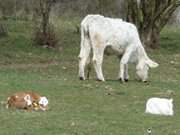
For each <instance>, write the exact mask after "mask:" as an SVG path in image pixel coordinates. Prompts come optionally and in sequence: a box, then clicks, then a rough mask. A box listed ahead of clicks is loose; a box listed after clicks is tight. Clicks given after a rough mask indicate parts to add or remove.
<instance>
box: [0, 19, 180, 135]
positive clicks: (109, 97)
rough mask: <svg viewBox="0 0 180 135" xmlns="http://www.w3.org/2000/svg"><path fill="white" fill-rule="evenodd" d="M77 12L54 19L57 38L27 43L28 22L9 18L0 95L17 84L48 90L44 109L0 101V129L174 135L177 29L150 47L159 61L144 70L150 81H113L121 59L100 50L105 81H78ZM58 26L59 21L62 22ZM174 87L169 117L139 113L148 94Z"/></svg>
mask: <svg viewBox="0 0 180 135" xmlns="http://www.w3.org/2000/svg"><path fill="white" fill-rule="evenodd" d="M78 22H79V20H73V22H71V20H65V19H64V20H61V21H58V24H57V26H56V27H57V32H58V37H59V39H60V43H59V46H58V47H57V48H56V49H54V50H50V49H44V48H41V47H37V46H33V45H32V42H31V40H30V39H31V33H32V31H31V28H32V24H31V23H30V22H24V21H18V22H16V24H15V22H14V21H12V20H9V21H8V26H9V36H8V37H5V38H0V101H5V100H6V98H7V97H8V96H9V95H10V94H12V93H14V92H17V91H25V90H32V91H35V92H38V93H40V94H42V95H45V96H47V97H48V99H49V102H50V105H49V106H50V109H49V110H48V111H47V112H25V111H21V110H9V109H5V107H4V106H3V105H1V106H0V135H146V134H147V133H146V130H147V129H148V128H152V132H153V134H154V135H178V134H179V132H180V129H179V127H180V98H179V96H180V85H179V84H180V53H179V52H180V39H179V37H180V29H177V28H176V29H174V28H166V29H164V31H163V32H162V36H161V37H162V38H161V47H160V49H158V50H154V51H148V55H149V56H150V57H151V58H152V59H154V60H156V61H157V62H158V63H159V64H160V66H159V67H158V68H157V69H152V70H150V76H149V80H150V82H149V83H148V84H146V83H141V82H138V81H137V80H135V77H134V69H133V68H132V67H131V68H130V77H131V78H130V81H129V82H128V83H125V84H122V83H120V82H119V81H116V77H117V73H118V69H119V64H118V59H117V58H116V57H115V56H109V57H107V56H105V57H106V59H105V61H104V65H103V69H104V74H105V78H106V79H107V81H106V82H96V81H95V75H94V73H93V74H92V75H91V77H90V80H87V81H79V80H78V77H77V71H78V59H77V56H78V53H79V42H80V38H79V37H80V36H79V35H78V34H76V33H74V30H75V26H74V24H76V23H78ZM60 26H61V27H60ZM169 90H171V91H174V93H175V96H174V105H175V106H174V110H175V115H174V116H173V117H165V116H154V115H149V114H145V113H144V111H145V103H146V100H147V99H148V98H150V97H153V96H157V97H166V96H167V91H169Z"/></svg>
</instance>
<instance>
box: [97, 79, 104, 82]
mask: <svg viewBox="0 0 180 135" xmlns="http://www.w3.org/2000/svg"><path fill="white" fill-rule="evenodd" d="M96 81H98V82H104V80H102V79H98V78H97V79H96Z"/></svg>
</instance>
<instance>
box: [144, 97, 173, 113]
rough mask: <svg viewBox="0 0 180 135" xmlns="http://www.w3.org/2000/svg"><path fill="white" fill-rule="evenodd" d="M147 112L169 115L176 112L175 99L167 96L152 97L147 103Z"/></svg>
mask: <svg viewBox="0 0 180 135" xmlns="http://www.w3.org/2000/svg"><path fill="white" fill-rule="evenodd" d="M145 112H146V113H150V114H159V115H169V116H172V115H173V114H174V111H173V99H165V98H155V97H154V98H150V99H148V101H147V103H146V111H145Z"/></svg>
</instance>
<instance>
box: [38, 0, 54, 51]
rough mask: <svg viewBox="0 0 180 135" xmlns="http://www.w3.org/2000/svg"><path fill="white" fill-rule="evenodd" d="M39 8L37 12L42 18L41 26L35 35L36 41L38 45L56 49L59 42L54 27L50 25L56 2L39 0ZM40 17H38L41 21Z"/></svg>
mask: <svg viewBox="0 0 180 135" xmlns="http://www.w3.org/2000/svg"><path fill="white" fill-rule="evenodd" d="M38 2H39V7H37V8H36V9H35V12H36V13H37V14H39V16H40V26H38V27H39V28H37V31H36V34H35V41H36V42H37V44H39V45H42V46H47V47H54V46H55V44H56V42H57V40H56V37H55V32H54V29H53V26H52V25H51V24H50V22H49V19H50V12H51V9H52V6H53V4H54V3H55V0H39V1H38ZM39 16H38V15H36V17H37V18H38V19H39Z"/></svg>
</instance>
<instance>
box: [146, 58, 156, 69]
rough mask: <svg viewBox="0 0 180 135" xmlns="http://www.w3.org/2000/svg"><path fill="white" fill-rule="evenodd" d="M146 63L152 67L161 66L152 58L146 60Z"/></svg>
mask: <svg viewBox="0 0 180 135" xmlns="http://www.w3.org/2000/svg"><path fill="white" fill-rule="evenodd" d="M146 64H147V65H148V66H149V67H150V68H156V67H158V66H159V64H158V63H156V62H154V61H152V60H151V59H148V60H146Z"/></svg>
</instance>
